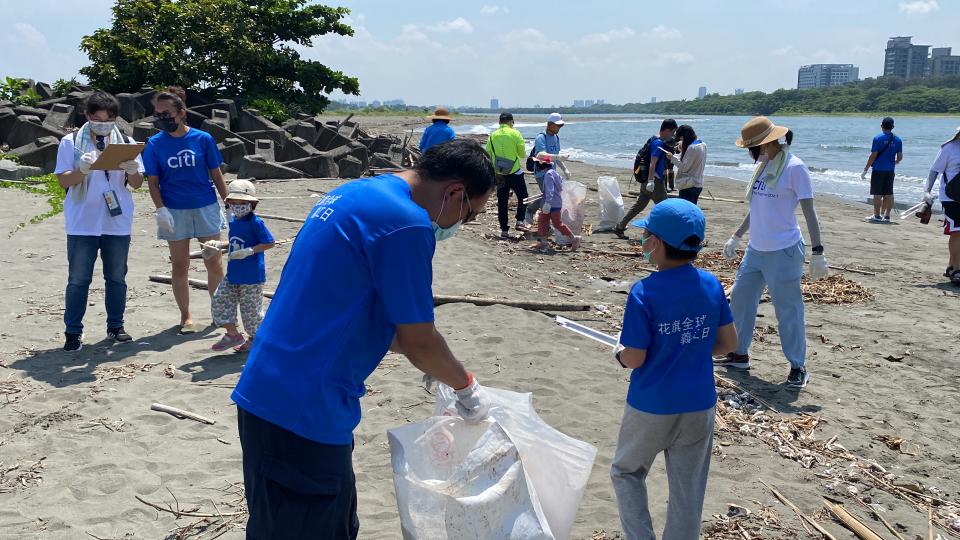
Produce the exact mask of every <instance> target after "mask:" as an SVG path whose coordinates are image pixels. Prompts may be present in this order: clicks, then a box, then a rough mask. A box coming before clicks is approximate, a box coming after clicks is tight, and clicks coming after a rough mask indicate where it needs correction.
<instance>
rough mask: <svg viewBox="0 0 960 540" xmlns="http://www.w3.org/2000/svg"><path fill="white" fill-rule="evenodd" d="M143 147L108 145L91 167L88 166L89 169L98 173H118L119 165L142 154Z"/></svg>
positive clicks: (141, 145) (140, 144)
mask: <svg viewBox="0 0 960 540" xmlns="http://www.w3.org/2000/svg"><path fill="white" fill-rule="evenodd" d="M144 146H146V145H145V144H143V143H132V144H126V143H113V144H110V145H108V146H107V147H106V148H105V149H104V150H103V152H100V156H99V157H97V160H96V161H94V162H93V165H90V168H91V169H94V170H98V171H118V170H120V164H121V163H123V162H124V161H130V160H131V159H136V158H137V156H139V155H140V152H143V147H144Z"/></svg>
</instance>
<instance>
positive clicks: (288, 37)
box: [80, 0, 359, 112]
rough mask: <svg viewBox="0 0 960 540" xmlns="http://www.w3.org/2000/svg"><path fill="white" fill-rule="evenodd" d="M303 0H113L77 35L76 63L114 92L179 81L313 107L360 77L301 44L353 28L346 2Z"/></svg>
mask: <svg viewBox="0 0 960 540" xmlns="http://www.w3.org/2000/svg"><path fill="white" fill-rule="evenodd" d="M306 4H307V0H117V1H116V3H115V4H114V6H113V24H112V25H111V27H110V28H101V29H99V30H97V31H95V32H94V33H93V34H92V35H89V36H84V38H83V39H82V40H81V42H80V49H81V50H83V51H84V52H86V53H87V55H88V56H89V57H90V61H91V65H89V66H87V67H84V68H83V69H81V70H80V72H81V73H82V74H83V75H86V76H87V77H88V78H89V79H90V82H91V84H93V85H95V86H98V87H101V88H104V89H105V90H109V91H112V92H129V91H133V90H136V89H139V88H141V87H143V86H151V87H153V86H158V85H167V84H177V85H180V86H183V87H185V88H190V89H195V90H199V91H201V92H202V93H204V94H205V95H207V96H209V97H217V96H230V97H240V98H250V99H252V98H258V97H269V98H273V99H277V100H280V101H282V102H284V103H285V104H291V105H292V104H296V105H298V106H299V107H301V108H303V109H307V110H312V111H315V112H319V111H320V110H322V109H323V108H324V107H325V106H326V105H327V104H328V103H329V100H328V99H327V97H326V94H329V93H330V92H332V91H333V90H338V89H339V90H342V91H343V92H344V93H347V94H354V95H356V94H358V93H359V83H358V82H357V79H356V78H354V77H349V76H347V75H344V74H343V73H342V72H340V71H335V70H332V69H330V68H328V67H327V66H325V65H323V64H322V63H320V62H317V61H315V60H308V59H304V58H303V57H302V56H301V54H300V49H303V48H306V47H310V46H311V45H312V44H313V39H314V38H315V37H317V36H323V35H326V34H336V35H340V36H352V35H353V29H352V28H350V27H349V26H348V25H346V24H344V23H343V22H342V20H341V19H343V17H345V16H346V15H347V14H349V13H350V10H348V9H347V8H341V7H328V6H323V5H306Z"/></svg>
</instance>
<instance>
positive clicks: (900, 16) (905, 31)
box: [0, 0, 960, 107]
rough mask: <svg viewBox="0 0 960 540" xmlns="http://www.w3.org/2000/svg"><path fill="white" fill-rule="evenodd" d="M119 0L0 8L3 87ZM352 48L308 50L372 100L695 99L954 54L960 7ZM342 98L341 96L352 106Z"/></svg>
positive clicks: (466, 26) (371, 6) (542, 22)
mask: <svg viewBox="0 0 960 540" xmlns="http://www.w3.org/2000/svg"><path fill="white" fill-rule="evenodd" d="M112 4H113V2H112V1H110V0H84V1H82V2H70V1H64V0H29V1H22V0H0V12H2V13H4V17H5V19H6V20H5V21H4V22H5V26H6V31H5V32H4V33H3V34H2V35H0V76H6V75H14V76H19V77H29V78H33V79H35V80H43V81H53V80H55V79H57V78H61V77H63V78H69V77H70V76H75V75H77V73H78V70H79V69H80V68H81V67H82V66H84V65H86V64H87V63H88V60H87V58H86V56H85V55H84V54H83V53H82V52H80V51H79V49H78V45H79V42H80V38H81V37H82V36H84V35H87V34H90V33H92V32H93V31H94V30H95V29H97V28H100V27H104V26H108V25H109V24H110V15H111V13H110V7H111V6H112ZM333 5H342V6H345V7H348V8H350V9H351V14H350V16H349V17H348V18H347V22H348V23H349V24H351V26H352V27H353V28H354V31H355V35H354V36H353V37H341V36H321V37H318V38H316V39H315V40H314V44H313V47H310V48H306V49H303V50H302V54H303V55H304V56H305V57H307V58H310V59H315V60H319V61H321V62H323V63H324V64H326V65H328V66H330V67H331V68H334V69H337V70H341V71H343V72H344V73H346V74H348V75H352V76H355V77H358V78H359V80H360V90H361V94H362V96H361V97H360V98H357V97H353V96H349V97H347V98H346V99H347V100H348V101H350V100H358V99H363V100H366V101H368V102H369V101H373V100H387V99H403V100H405V101H406V102H407V103H408V104H417V105H427V106H434V105H448V106H483V107H486V106H487V105H488V104H489V101H490V99H491V98H497V99H499V100H500V104H501V107H517V106H534V105H541V106H543V107H549V106H555V105H572V102H573V100H574V99H604V100H605V101H606V102H607V103H630V102H648V101H650V98H651V97H654V96H656V97H657V99H658V100H660V101H664V100H668V99H681V98H693V97H696V95H697V90H698V87H700V86H706V87H707V89H708V92H710V93H714V92H717V93H721V94H729V93H733V91H734V89H735V88H743V89H745V90H747V91H750V90H763V91H772V90H776V89H778V88H795V87H796V80H797V68H798V67H799V66H801V65H804V64H811V63H852V64H855V65H858V66H859V67H860V76H861V78H864V77H874V76H877V75H879V74H881V72H882V69H883V51H884V48H885V46H886V40H887V38H889V37H890V36H897V35H908V36H914V43H921V44H930V45H933V46H945V47H951V46H952V47H954V48H955V52H954V54H960V33H958V32H957V31H956V28H957V25H958V22H960V1H957V0H871V1H861V0H792V1H788V0H763V1H756V0H683V1H677V2H655V1H649V0H637V1H627V0H623V1H612V0H591V1H589V2H583V1H582V0H576V1H575V0H555V1H553V2H550V1H542V2H527V1H524V2H519V1H514V2H507V1H505V0H497V3H491V0H484V1H472V0H455V1H450V0H409V1H405V2H399V1H396V0H359V1H354V0H342V1H341V2H339V3H336V4H333ZM343 97H344V96H342V95H340V94H335V95H334V98H343Z"/></svg>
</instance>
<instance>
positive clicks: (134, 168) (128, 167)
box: [119, 159, 140, 174]
mask: <svg viewBox="0 0 960 540" xmlns="http://www.w3.org/2000/svg"><path fill="white" fill-rule="evenodd" d="M119 167H120V170H121V171H123V172H125V173H127V174H137V173H138V172H140V164H139V163H137V160H135V159H131V160H129V161H121V162H120V165H119Z"/></svg>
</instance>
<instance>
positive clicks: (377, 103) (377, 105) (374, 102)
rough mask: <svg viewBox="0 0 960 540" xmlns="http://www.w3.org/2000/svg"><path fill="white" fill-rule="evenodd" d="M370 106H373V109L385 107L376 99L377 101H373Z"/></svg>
mask: <svg viewBox="0 0 960 540" xmlns="http://www.w3.org/2000/svg"><path fill="white" fill-rule="evenodd" d="M370 106H371V107H381V106H383V103H380V100H379V99H375V100H373V101H371V102H370Z"/></svg>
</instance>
